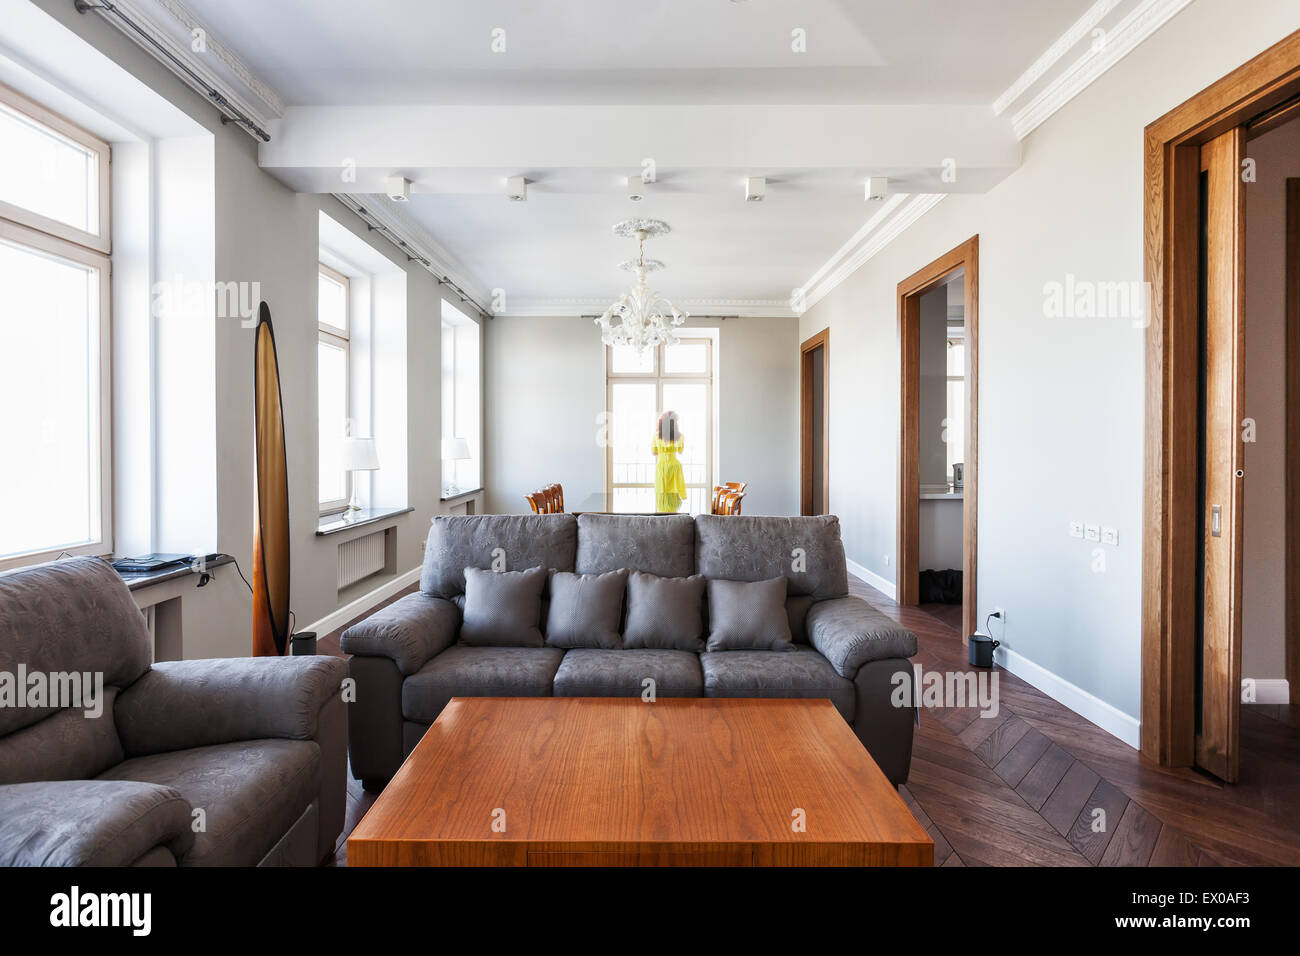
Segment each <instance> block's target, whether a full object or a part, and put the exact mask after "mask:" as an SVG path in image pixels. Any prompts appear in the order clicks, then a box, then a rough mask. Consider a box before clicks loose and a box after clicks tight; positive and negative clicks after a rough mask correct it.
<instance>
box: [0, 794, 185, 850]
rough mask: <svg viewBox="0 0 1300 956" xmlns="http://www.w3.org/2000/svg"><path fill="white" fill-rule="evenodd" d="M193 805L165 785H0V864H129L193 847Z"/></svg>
mask: <svg viewBox="0 0 1300 956" xmlns="http://www.w3.org/2000/svg"><path fill="white" fill-rule="evenodd" d="M192 813H193V808H192V807H191V806H190V804H189V801H187V800H186V799H185V798H184V797H182V796H181V795H180V793H179V792H178V791H176V790H174V789H172V788H171V787H162V786H159V785H158V784H154V783H136V782H134V781H129V780H54V781H45V782H41V783H15V784H10V785H8V786H3V787H0V866H129V865H130V864H132V863H134V862H135V861H136V860H138V859H140V858H141V857H143V856H144V855H145V854H146V853H148V852H149V851H151V850H153V849H155V848H157V847H165V848H166V849H168V850H170V851H171V853H172V855H173V856H177V857H179V856H181V855H182V854H183V853H185V851H187V850H188V849H189V848H190V847H191V846H192V845H193V844H194V832H193V831H192V830H191V828H190V822H191V814H192Z"/></svg>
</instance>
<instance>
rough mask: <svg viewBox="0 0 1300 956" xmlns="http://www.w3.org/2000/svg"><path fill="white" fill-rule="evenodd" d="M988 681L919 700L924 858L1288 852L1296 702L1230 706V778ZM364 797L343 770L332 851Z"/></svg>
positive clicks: (950, 649) (1042, 697) (899, 616)
mask: <svg viewBox="0 0 1300 956" xmlns="http://www.w3.org/2000/svg"><path fill="white" fill-rule="evenodd" d="M413 589H414V588H412V589H411V590H413ZM850 590H851V591H853V593H855V594H859V595H860V596H862V597H864V598H866V599H867V600H868V601H870V602H871V603H872V604H874V605H876V606H877V607H879V608H880V609H881V610H882V611H883V612H884V613H885V614H888V615H889V616H890V617H892V618H894V619H895V620H898V621H899V622H900V623H902V624H904V625H905V626H907V627H908V628H909V629H911V630H912V631H914V632H915V633H916V635H917V638H918V640H919V642H920V651H919V653H918V654H917V657H916V661H915V662H916V663H918V664H920V665H921V666H922V667H923V668H925V669H926V670H931V669H933V670H940V671H950V670H966V669H968V668H967V664H966V658H965V649H964V647H963V646H962V643H961V639H960V635H959V634H958V632H957V631H956V630H955V628H954V627H953V626H952V625H950V624H949V623H945V621H944V620H941V619H940V618H939V617H938V616H935V615H933V614H930V613H927V612H926V611H925V610H922V609H919V608H901V607H898V606H897V605H895V604H894V602H893V601H891V600H890V599H889V598H887V597H885V596H884V595H883V594H881V593H880V592H879V591H876V590H875V589H874V588H871V587H870V586H869V585H867V584H865V583H863V582H861V581H859V580H857V579H856V578H850ZM399 597H400V595H399ZM393 600H396V598H394V599H393ZM342 630H343V628H340V629H339V631H335V632H333V633H331V634H328V635H325V636H324V637H322V638H321V641H320V651H321V653H333V654H338V653H340V652H339V649H338V637H339V634H340V633H341V632H342ZM999 691H1000V707H999V712H998V716H997V717H995V718H981V717H979V716H978V711H977V710H975V709H974V708H966V709H943V708H928V709H925V710H923V711H922V713H921V719H920V723H919V725H918V727H917V730H916V741H915V745H914V749H913V752H912V770H911V776H910V778H909V779H908V782H907V784H906V785H905V786H903V787H902V788H900V793H902V795H903V798H904V799H905V800H906V801H907V803H908V805H909V806H910V807H911V809H912V812H913V814H915V816H916V818H917V820H918V821H920V823H921V825H922V826H924V827H925V828H926V829H927V830H928V831H929V832H930V835H931V836H932V837H933V838H934V842H935V864H936V865H937V866H1025V865H1029V866H1094V865H1100V866H1170V865H1175V866H1177V865H1185V866H1216V865H1270V864H1283V865H1292V866H1295V865H1300V814H1297V812H1296V808H1297V807H1300V708H1295V707H1286V706H1252V707H1243V714H1242V751H1243V754H1242V780H1241V782H1240V783H1238V784H1235V785H1231V786H1229V785H1225V784H1222V783H1220V782H1219V781H1217V780H1214V779H1213V778H1211V777H1208V776H1205V775H1203V774H1201V773H1199V772H1197V771H1195V770H1190V769H1186V768H1178V769H1168V768H1161V767H1156V766H1154V765H1152V764H1150V763H1148V762H1146V761H1144V760H1143V759H1142V758H1141V757H1140V756H1139V755H1138V753H1137V751H1135V750H1133V749H1132V748H1131V747H1129V746H1128V745H1127V744H1124V743H1123V742H1122V741H1120V740H1118V739H1116V738H1115V737H1113V736H1111V735H1110V734H1108V733H1107V732H1106V731H1104V730H1102V729H1101V728H1099V727H1097V726H1095V725H1094V724H1092V723H1090V722H1089V721H1087V720H1084V719H1083V718H1082V717H1080V716H1079V715H1078V714H1075V713H1074V712H1073V711H1071V710H1069V709H1068V708H1066V707H1065V706H1063V705H1062V704H1059V703H1057V702H1056V701H1055V700H1053V699H1052V698H1050V697H1048V696H1047V695H1046V694H1043V693H1042V692H1041V691H1039V690H1037V689H1036V688H1034V687H1032V686H1030V685H1029V684H1027V683H1025V682H1024V681H1022V680H1020V679H1019V678H1017V677H1015V676H1014V675H1012V674H1010V673H1008V672H1007V671H1004V670H999ZM373 800H374V796H373V794H367V793H365V792H364V791H363V790H362V789H361V785H360V783H359V782H357V781H356V780H353V779H351V778H350V777H349V779H348V803H347V821H346V823H345V826H344V835H343V837H341V838H340V840H339V847H338V852H337V855H336V862H337V863H338V864H340V865H344V864H345V863H346V846H345V843H344V840H345V838H346V835H347V834H348V833H350V832H351V831H352V828H353V827H355V826H356V824H357V822H358V821H359V820H360V819H361V817H362V815H364V813H365V811H366V809H368V808H369V806H370V804H371V803H372V802H373ZM1096 810H1102V811H1104V813H1105V816H1104V820H1105V825H1104V827H1102V828H1100V829H1099V828H1098V827H1096V826H1094V821H1097V820H1100V819H1102V818H1101V817H1100V816H1099V815H1098V814H1096V813H1095V812H1094V811H1096Z"/></svg>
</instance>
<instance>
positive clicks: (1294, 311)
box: [1284, 178, 1300, 704]
mask: <svg viewBox="0 0 1300 956" xmlns="http://www.w3.org/2000/svg"><path fill="white" fill-rule="evenodd" d="M1286 383H1287V384H1286V435H1287V438H1286V565H1285V569H1284V570H1285V580H1286V677H1287V682H1288V683H1289V685H1290V697H1291V703H1292V704H1300V178H1297V179H1288V180H1287V181H1286Z"/></svg>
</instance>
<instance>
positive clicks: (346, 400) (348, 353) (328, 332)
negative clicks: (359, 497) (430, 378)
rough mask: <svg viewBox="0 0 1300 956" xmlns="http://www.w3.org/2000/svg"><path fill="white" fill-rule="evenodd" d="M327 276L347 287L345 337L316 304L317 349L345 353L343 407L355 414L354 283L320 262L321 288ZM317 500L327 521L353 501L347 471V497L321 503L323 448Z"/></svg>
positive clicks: (317, 264)
mask: <svg viewBox="0 0 1300 956" xmlns="http://www.w3.org/2000/svg"><path fill="white" fill-rule="evenodd" d="M321 276H325V277H326V278H327V279H329V280H331V281H332V282H337V283H339V284H340V285H342V286H343V334H342V335H340V334H339V332H338V327H337V326H334V325H329V324H327V323H325V322H322V321H321V317H320V302H317V303H316V347H317V349H319V348H320V346H321V344H325V345H329V346H332V347H334V348H338V349H340V350H342V352H343V405H344V407H345V408H346V409H347V410H348V412H351V411H352V282H351V280H350V279H349V278H348V277H347V276H346V275H344V274H343V273H342V272H339V271H338V270H337V269H332V268H330V267H329V266H327V265H326V264H325V263H323V262H319V261H318V262H317V263H316V281H317V286H318V287H319V284H320V277H321ZM316 374H317V376H318V377H319V375H320V360H319V358H317V362H316ZM350 417H351V416H350V415H348V416H345V421H346V420H350ZM316 419H317V422H316V434H317V438H316V440H317V441H318V442H319V441H320V392H319V384H318V385H317V396H316ZM316 461H317V465H316V469H317V475H316V498H317V507H318V508H319V509H320V517H322V518H324V517H327V516H329V515H337V514H342V513H343V512H344V511H347V510H348V502H350V501H351V500H352V481H353V478H352V472H350V471H344V472H343V497H342V498H333V499H330V500H329V501H320V479H321V476H320V449H319V448H318V449H317V454H316Z"/></svg>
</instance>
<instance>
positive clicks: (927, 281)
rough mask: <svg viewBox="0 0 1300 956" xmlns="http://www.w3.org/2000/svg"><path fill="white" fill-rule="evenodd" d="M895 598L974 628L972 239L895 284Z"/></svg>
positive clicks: (975, 326) (975, 318)
mask: <svg viewBox="0 0 1300 956" xmlns="http://www.w3.org/2000/svg"><path fill="white" fill-rule="evenodd" d="M898 321H899V343H900V373H901V374H900V382H901V394H900V410H901V421H900V428H899V438H900V445H899V473H898V585H897V591H898V593H897V600H898V603H899V604H904V605H924V606H925V607H926V608H927V610H929V611H930V612H931V613H932V614H935V616H937V617H939V618H940V619H942V620H945V621H947V622H948V623H950V624H951V626H952V627H954V628H955V629H958V630H960V632H961V635H962V640H963V641H965V640H966V639H967V638H968V637H969V636H970V634H971V633H972V632H973V631H974V630H975V615H976V604H975V585H976V570H977V569H976V541H977V536H976V530H977V515H978V511H977V499H976V490H977V484H976V462H977V459H978V449H979V433H978V421H979V418H978V408H977V404H978V403H977V398H978V395H979V389H978V369H979V355H978V350H979V237H978V236H973V237H971V238H970V239H969V240H967V241H966V242H964V243H962V244H961V245H960V246H958V247H957V248H956V249H953V250H951V251H950V252H948V253H947V254H945V255H943V256H940V257H939V258H938V259H936V260H935V261H934V262H932V263H930V264H929V265H927V266H926V267H925V268H923V269H921V270H919V271H918V272H916V273H915V274H913V275H912V276H909V277H908V278H907V279H904V280H903V281H902V282H901V283H899V285H898Z"/></svg>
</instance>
